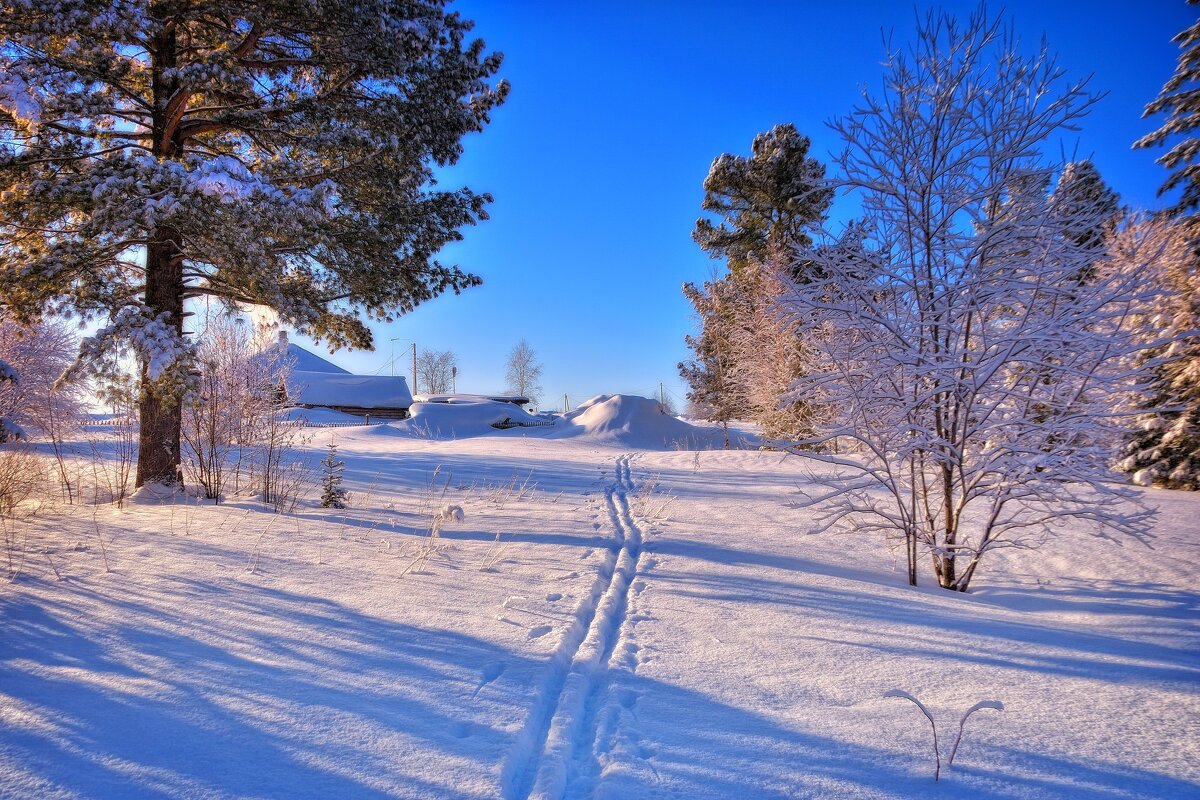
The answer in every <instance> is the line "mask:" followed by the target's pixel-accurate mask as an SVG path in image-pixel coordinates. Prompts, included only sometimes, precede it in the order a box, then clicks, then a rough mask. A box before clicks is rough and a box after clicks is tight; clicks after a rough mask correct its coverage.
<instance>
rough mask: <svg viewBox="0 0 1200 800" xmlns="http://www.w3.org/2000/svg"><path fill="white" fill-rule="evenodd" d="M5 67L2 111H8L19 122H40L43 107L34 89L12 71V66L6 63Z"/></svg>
mask: <svg viewBox="0 0 1200 800" xmlns="http://www.w3.org/2000/svg"><path fill="white" fill-rule="evenodd" d="M4 66H5V69H3V70H0V110H2V111H7V112H8V113H9V114H12V115H13V117H14V118H16V119H17V120H21V121H24V122H27V123H36V122H39V121H40V120H41V116H42V107H41V103H39V102H38V99H37V97H36V96H35V95H34V93H33V89H32V87H31V86H30V85H29V84H28V83H26V82H25V80H24V78H22V77H21V76H20V75H18V74H17V73H16V72H15V71H13V70H12V68H11V65H10V64H8V63H5V64H4Z"/></svg>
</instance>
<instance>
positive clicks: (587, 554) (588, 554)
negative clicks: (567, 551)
mask: <svg viewBox="0 0 1200 800" xmlns="http://www.w3.org/2000/svg"><path fill="white" fill-rule="evenodd" d="M591 557H592V548H590V547H589V548H588V549H587V550H584V551H583V555H581V556H580V557H579V560H580V561H583V560H584V559H585V558H591Z"/></svg>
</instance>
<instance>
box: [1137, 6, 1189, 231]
mask: <svg viewBox="0 0 1200 800" xmlns="http://www.w3.org/2000/svg"><path fill="white" fill-rule="evenodd" d="M1188 3H1189V4H1191V5H1197V4H1200V0H1188ZM1173 41H1174V42H1175V43H1176V44H1177V45H1179V47H1180V48H1182V49H1183V52H1182V53H1181V54H1180V55H1179V63H1178V64H1177V65H1176V67H1175V74H1174V75H1172V76H1171V78H1170V80H1168V81H1167V82H1166V84H1164V85H1163V88H1162V91H1160V92H1159V93H1158V97H1156V98H1154V100H1152V101H1151V102H1150V103H1149V104H1148V105H1147V106H1146V110H1145V113H1143V115H1142V116H1144V117H1150V116H1154V115H1156V114H1162V113H1166V114H1167V121H1166V122H1164V123H1163V124H1162V126H1161V127H1160V128H1159V129H1158V130H1156V131H1154V132H1153V133H1150V134H1147V135H1146V136H1143V137H1142V138H1141V139H1138V140H1137V141H1136V142H1134V143H1133V146H1134V147H1161V146H1163V145H1165V144H1167V143H1168V141H1169V140H1172V141H1173V140H1175V139H1177V138H1178V137H1183V138H1179V140H1178V141H1176V142H1175V143H1174V144H1172V145H1171V148H1170V149H1169V150H1168V151H1167V152H1166V153H1165V154H1164V155H1162V156H1161V157H1159V159H1158V163H1160V164H1162V165H1163V166H1164V167H1166V168H1167V169H1168V170H1170V171H1171V175H1170V177H1169V178H1167V181H1166V183H1164V184H1163V185H1162V188H1161V189H1159V190H1158V193H1159V194H1160V195H1161V194H1165V193H1166V192H1169V191H1171V190H1172V189H1175V188H1177V187H1180V186H1182V188H1183V194H1182V195H1181V196H1180V198H1179V201H1178V202H1177V203H1176V204H1175V205H1174V206H1173V207H1172V208H1171V209H1170V211H1171V213H1173V214H1185V213H1188V212H1194V211H1196V210H1197V209H1198V208H1200V163H1196V162H1197V159H1198V157H1200V138H1198V137H1196V136H1195V135H1194V134H1195V131H1196V129H1197V128H1198V127H1200V104H1198V103H1197V102H1196V98H1197V93H1198V92H1200V21H1197V22H1196V24H1194V25H1192V26H1190V27H1189V28H1187V29H1186V30H1184V31H1182V32H1181V33H1180V34H1179V35H1178V36H1176V37H1175V38H1174V39H1173Z"/></svg>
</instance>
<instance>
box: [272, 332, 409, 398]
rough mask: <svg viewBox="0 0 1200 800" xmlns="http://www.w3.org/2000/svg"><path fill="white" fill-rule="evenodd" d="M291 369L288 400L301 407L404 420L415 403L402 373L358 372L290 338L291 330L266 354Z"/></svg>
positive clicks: (288, 381) (289, 372) (280, 334)
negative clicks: (346, 368)
mask: <svg viewBox="0 0 1200 800" xmlns="http://www.w3.org/2000/svg"><path fill="white" fill-rule="evenodd" d="M265 355H267V357H269V358H271V359H272V360H273V361H276V360H282V361H283V363H284V364H285V365H286V366H287V367H288V368H289V369H288V373H287V374H288V377H287V381H286V387H285V389H286V393H287V401H288V403H289V404H291V405H293V406H299V407H300V408H331V409H333V410H334V411H341V412H343V413H346V414H355V415H358V416H371V417H378V418H381V419H404V418H406V417H407V416H408V410H409V408H410V407H411V406H412V404H413V397H412V392H410V391H409V389H408V381H406V380H405V379H404V376H402V375H354V374H352V373H351V372H349V371H347V370H344V369H342V368H341V367H339V366H338V365H337V364H334V363H332V362H330V361H326V360H325V359H323V358H321V357H320V356H318V355H317V354H316V353H312V352H309V351H308V350H305V349H304V348H303V347H300V346H299V345H298V344H295V343H294V342H289V341H288V336H287V331H280V332H279V341H278V342H276V343H275V344H273V345H272V346H271V347H270V348H269V349H268V351H267V352H266V353H265Z"/></svg>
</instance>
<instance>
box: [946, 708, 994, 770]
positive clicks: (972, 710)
mask: <svg viewBox="0 0 1200 800" xmlns="http://www.w3.org/2000/svg"><path fill="white" fill-rule="evenodd" d="M983 708H990V709H993V710H995V711H1003V710H1004V703H1001V702H1000V701H999V700H980V701H979V702H978V703H976V704H975V705H973V706H971V707H970V708H968V709H967V713H965V714H963V715H962V719H960V720H959V721H958V738H957V739H955V740H954V747H952V748H951V749H950V760H949V761H947V762H946V766H947V767H949V766H950V765H951V764H953V763H954V754H955V753H957V752H958V743H959V742H961V741H962V737H963V726H964V725H966V724H967V717H969V716H971V715H972V714H974V713H975V712H976V711H979V710H980V709H983Z"/></svg>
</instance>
